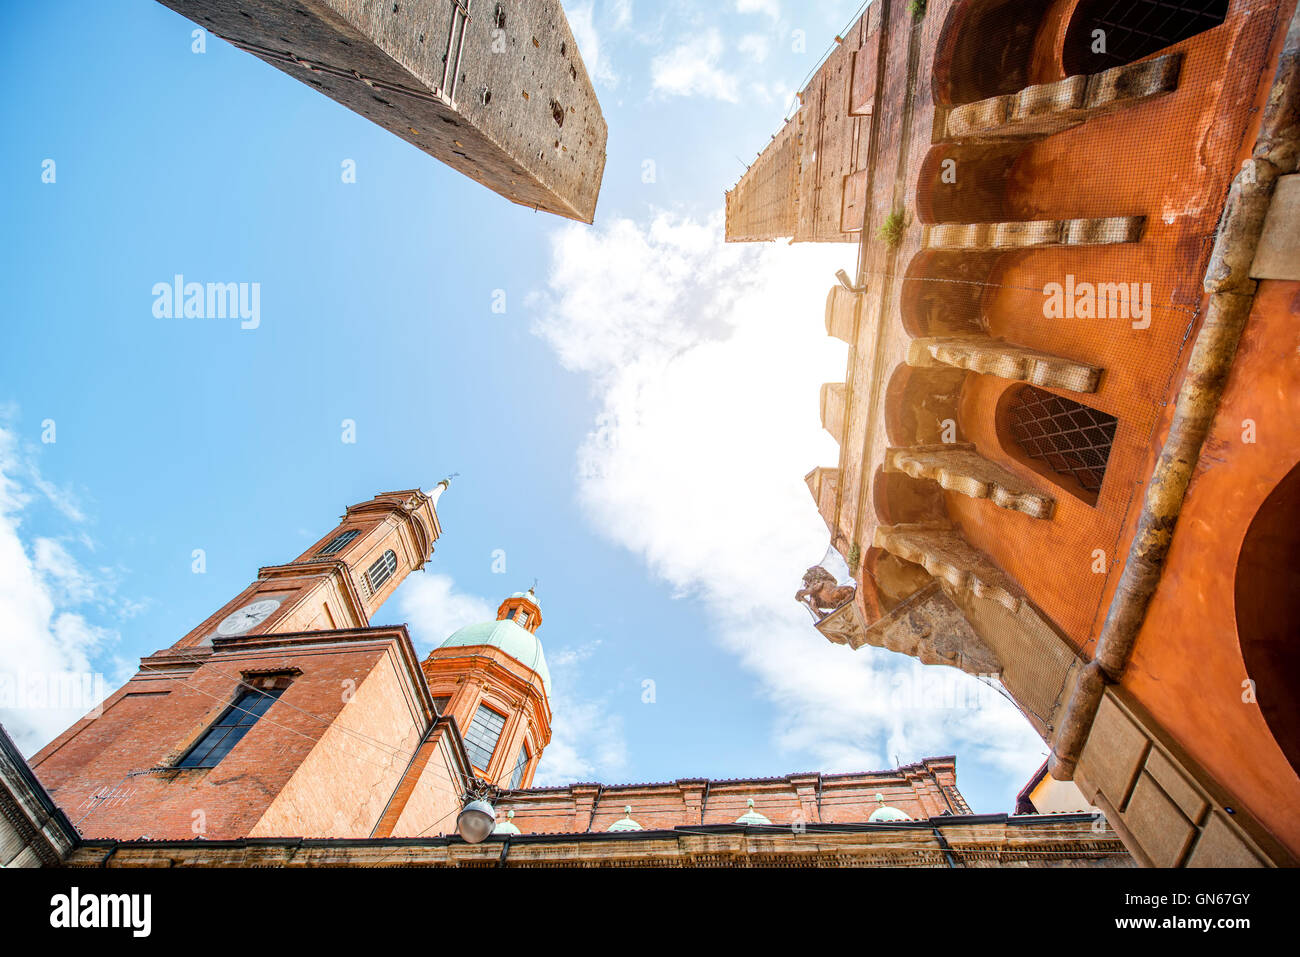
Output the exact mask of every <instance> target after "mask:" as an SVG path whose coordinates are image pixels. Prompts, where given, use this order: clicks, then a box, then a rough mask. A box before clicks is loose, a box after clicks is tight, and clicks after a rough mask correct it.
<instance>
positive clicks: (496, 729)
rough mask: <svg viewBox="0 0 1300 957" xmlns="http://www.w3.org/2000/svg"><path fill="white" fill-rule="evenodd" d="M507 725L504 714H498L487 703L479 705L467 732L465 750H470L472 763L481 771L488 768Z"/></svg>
mask: <svg viewBox="0 0 1300 957" xmlns="http://www.w3.org/2000/svg"><path fill="white" fill-rule="evenodd" d="M505 726H506V719H505V717H504V716H503V715H499V714H497V713H496V712H495V711H493V710H492V709H491V708H489V707H488V706H487V705H485V704H481V705H479V706H478V711H476V712H475V713H474V720H473V721H471V722H470V725H469V730H468V731H466V732H465V750H466V751H468V752H469V760H470V763H471V764H473V765H474V767H476V768H478V769H479V770H480V771H485V770H487V766H488V762H489V761H491V760H492V752H493V751H495V750H496V747H497V739H498V738H500V737H501V729H502V728H504V727H505Z"/></svg>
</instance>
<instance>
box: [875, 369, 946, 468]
mask: <svg viewBox="0 0 1300 957" xmlns="http://www.w3.org/2000/svg"><path fill="white" fill-rule="evenodd" d="M965 381H966V371H965V370H964V369H949V368H946V367H945V368H941V369H918V368H913V367H912V366H909V365H907V364H906V363H903V364H900V365H899V366H898V367H897V368H896V369H894V373H893V375H891V376H890V378H889V385H888V387H887V388H886V389H885V434H886V435H887V436H888V437H889V441H890V443H891V444H892V445H896V446H900V447H902V446H913V445H939V444H940V443H943V442H945V440H946V441H948V442H961V441H963V439H962V436H961V431H960V429H961V424H960V422H959V421H958V418H957V402H958V399H960V398H961V387H962V384H963V383H964V382H965Z"/></svg>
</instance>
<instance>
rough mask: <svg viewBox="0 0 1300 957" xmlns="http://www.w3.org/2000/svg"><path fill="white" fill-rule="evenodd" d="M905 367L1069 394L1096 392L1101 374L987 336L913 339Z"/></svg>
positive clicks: (1086, 366)
mask: <svg viewBox="0 0 1300 957" xmlns="http://www.w3.org/2000/svg"><path fill="white" fill-rule="evenodd" d="M907 364H908V365H910V366H914V367H916V368H919V369H932V368H935V367H937V366H951V367H952V368H954V369H966V370H968V371H970V372H978V373H980V374H981V375H994V376H997V377H998V378H1000V379H1011V380H1014V381H1017V382H1029V383H1031V384H1033V385H1036V386H1041V387H1043V388H1046V389H1062V390H1066V391H1069V392H1096V391H1097V383H1098V382H1099V381H1100V380H1101V372H1102V370H1101V369H1100V368H1099V367H1098V366H1094V365H1089V364H1088V363H1086V362H1076V361H1075V360H1073V359H1065V358H1062V357H1061V356H1056V355H1052V354H1051V353H1049V352H1038V351H1035V350H1033V349H1022V348H1020V347H1019V346H1013V345H1009V344H1007V343H1005V342H1000V341H998V340H997V339H992V338H990V337H988V336H961V337H957V338H932V339H913V340H912V342H911V345H909V346H908V350H907Z"/></svg>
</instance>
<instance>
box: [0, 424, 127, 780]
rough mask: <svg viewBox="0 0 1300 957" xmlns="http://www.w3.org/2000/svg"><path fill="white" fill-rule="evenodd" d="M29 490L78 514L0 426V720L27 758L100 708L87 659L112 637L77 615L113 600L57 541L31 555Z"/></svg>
mask: <svg viewBox="0 0 1300 957" xmlns="http://www.w3.org/2000/svg"><path fill="white" fill-rule="evenodd" d="M28 487H31V488H35V489H36V490H37V491H40V492H42V493H43V494H45V495H46V496H47V497H48V498H49V499H50V501H51V504H53V505H54V506H55V507H56V508H58V509H59V510H60V511H61V512H62V513H63V514H64V515H65V516H67V515H69V511H70V510H71V513H72V514H75V515H78V516H79V515H80V514H81V513H80V510H79V509H76V508H75V507H71V505H72V502H71V499H70V498H69V497H68V496H67V495H66V494H65V493H62V492H58V491H56V490H55V489H54V486H53V485H52V484H51V483H49V482H46V481H45V480H43V479H42V478H41V477H40V475H39V473H38V472H37V471H36V470H35V467H34V465H33V464H32V462H31V461H30V458H29V457H27V456H26V455H25V454H24V452H23V450H22V449H21V448H20V446H19V443H18V441H17V439H16V437H15V436H14V435H13V433H11V432H10V431H8V430H7V429H4V428H3V427H0V623H3V627H0V722H2V723H3V724H4V725H5V727H6V729H7V730H8V731H9V733H10V735H11V736H12V737H13V739H14V741H15V742H16V743H17V745H18V747H19V748H20V749H21V750H22V751H23V752H24V753H25V754H29V755H30V754H32V753H34V752H35V751H37V750H38V749H39V748H41V747H42V746H43V745H44V744H45V743H46V742H48V741H49V740H51V739H52V738H53V737H54V736H55V735H57V734H59V733H60V732H62V731H63V730H64V729H66V728H67V727H68V726H69V725H71V724H73V723H74V722H75V721H77V720H79V719H80V718H82V717H83V716H84V715H85V714H86V713H87V712H88V711H89V710H90V709H91V708H93V707H94V706H95V705H96V704H98V703H99V701H100V700H101V698H102V695H103V694H104V692H105V691H106V690H108V689H107V681H106V680H105V679H103V678H102V677H97V676H96V673H95V672H94V670H93V668H92V657H93V656H94V655H96V654H97V653H100V652H103V651H104V650H106V649H107V648H108V647H109V646H110V645H111V644H112V643H113V642H115V641H116V640H117V634H116V632H113V631H111V630H109V629H105V628H101V627H98V626H96V625H93V624H91V623H90V622H89V621H87V620H86V618H85V617H84V616H83V615H82V614H80V613H79V612H78V611H76V610H75V609H76V608H77V606H79V605H82V604H86V603H91V602H95V603H104V602H108V601H110V600H111V595H110V594H108V591H109V590H111V587H112V586H111V585H109V584H106V583H105V582H104V581H103V580H101V579H99V578H97V577H96V576H95V575H92V574H91V573H89V572H87V571H86V570H85V569H83V568H82V567H81V566H80V565H79V564H78V563H77V561H76V560H75V559H74V558H73V557H72V555H71V554H70V553H69V552H68V550H67V549H66V548H65V547H64V546H63V545H62V544H60V543H59V542H58V541H56V540H54V539H51V538H38V539H37V540H36V542H35V545H34V548H33V551H32V552H31V553H29V552H28V550H27V548H26V547H25V546H24V544H23V541H22V539H21V537H20V535H19V530H20V527H21V521H22V514H23V512H24V510H25V509H26V508H27V506H29V505H30V504H31V502H32V500H33V496H32V495H31V493H30V492H29V491H28V490H27V489H28ZM70 507H71V508H70ZM117 670H120V669H117Z"/></svg>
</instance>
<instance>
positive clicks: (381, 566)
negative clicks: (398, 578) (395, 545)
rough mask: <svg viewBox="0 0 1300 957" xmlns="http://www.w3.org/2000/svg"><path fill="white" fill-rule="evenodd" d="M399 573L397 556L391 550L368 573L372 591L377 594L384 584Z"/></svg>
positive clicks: (367, 578)
mask: <svg viewBox="0 0 1300 957" xmlns="http://www.w3.org/2000/svg"><path fill="white" fill-rule="evenodd" d="M396 571H397V555H396V554H395V553H394V552H393V550H392V549H391V548H390V549H389V550H388V551H386V552H384V554H383V555H382V556H381V557H380V558H379V559H378V560H377V561H376V562H375V563H374V564H373V565H371V566H370V568H369V570H367V571H366V580H367V581H369V582H370V590H371V591H374V592H377V591H379V589H380V588H382V587H383V584H384V582H386V581H388V579H390V578H392V577H393V573H394V572H396Z"/></svg>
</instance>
